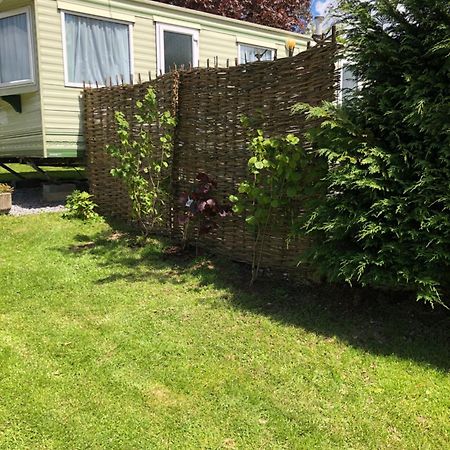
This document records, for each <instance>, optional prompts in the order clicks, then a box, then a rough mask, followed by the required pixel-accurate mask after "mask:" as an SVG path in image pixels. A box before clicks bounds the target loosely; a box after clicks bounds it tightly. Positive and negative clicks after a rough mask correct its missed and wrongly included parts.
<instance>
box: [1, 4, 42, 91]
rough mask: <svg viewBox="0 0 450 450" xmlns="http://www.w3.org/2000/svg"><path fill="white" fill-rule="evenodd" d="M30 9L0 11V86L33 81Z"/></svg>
mask: <svg viewBox="0 0 450 450" xmlns="http://www.w3.org/2000/svg"><path fill="white" fill-rule="evenodd" d="M32 48H33V46H32V34H31V23H30V9H29V8H22V9H20V10H15V11H11V12H7V13H0V87H9V86H13V85H14V86H15V85H20V84H29V83H33V82H34V73H33V72H34V70H33V50H32Z"/></svg>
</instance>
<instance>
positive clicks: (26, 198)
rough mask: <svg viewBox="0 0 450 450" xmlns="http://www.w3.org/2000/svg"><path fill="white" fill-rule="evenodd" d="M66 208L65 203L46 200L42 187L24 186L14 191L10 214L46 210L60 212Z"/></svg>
mask: <svg viewBox="0 0 450 450" xmlns="http://www.w3.org/2000/svg"><path fill="white" fill-rule="evenodd" d="M64 209H65V208H64V204H63V203H60V202H57V203H48V202H44V200H43V199H42V188H22V189H16V190H15V191H14V193H13V206H12V208H11V211H10V213H9V214H10V215H11V216H25V215H28V214H40V213H45V212H60V211H64Z"/></svg>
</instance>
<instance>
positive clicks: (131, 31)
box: [61, 10, 134, 88]
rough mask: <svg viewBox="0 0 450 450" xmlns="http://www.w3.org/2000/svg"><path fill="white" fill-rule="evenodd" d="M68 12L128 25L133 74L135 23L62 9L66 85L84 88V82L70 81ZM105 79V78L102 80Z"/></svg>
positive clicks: (72, 14)
mask: <svg viewBox="0 0 450 450" xmlns="http://www.w3.org/2000/svg"><path fill="white" fill-rule="evenodd" d="M66 14H69V15H71V16H79V17H85V18H88V19H96V20H103V21H105V22H113V23H120V24H122V25H128V47H129V52H130V74H129V75H132V74H133V73H134V51H133V48H134V45H133V42H134V41H133V25H134V24H133V23H131V22H126V21H124V20H118V19H111V18H109V17H104V16H95V15H93V14H84V13H80V12H76V11H69V10H61V35H62V43H63V61H64V86H65V87H72V88H82V87H84V86H83V83H74V82H71V81H69V68H68V64H67V39H66ZM84 81H85V83H89V82H91V83H96V82H99V81H100V80H84ZM102 81H104V80H102ZM112 83H113V84H115V80H112ZM98 85H99V86H100V87H104V86H105V85H104V84H102V83H99V84H98Z"/></svg>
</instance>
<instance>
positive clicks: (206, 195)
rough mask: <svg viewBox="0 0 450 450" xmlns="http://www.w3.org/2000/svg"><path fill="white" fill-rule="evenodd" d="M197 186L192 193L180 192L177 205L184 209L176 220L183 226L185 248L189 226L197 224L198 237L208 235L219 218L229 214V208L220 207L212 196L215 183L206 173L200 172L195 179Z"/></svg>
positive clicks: (188, 236) (214, 227)
mask: <svg viewBox="0 0 450 450" xmlns="http://www.w3.org/2000/svg"><path fill="white" fill-rule="evenodd" d="M196 180H197V185H196V187H195V189H194V190H193V191H192V192H182V193H181V195H180V198H179V203H180V204H181V205H182V206H183V207H184V209H183V211H182V212H181V215H180V217H179V218H178V223H179V224H180V225H182V226H183V244H184V246H186V244H187V242H188V240H189V238H190V232H191V229H190V225H191V224H192V223H196V224H197V232H198V234H199V235H204V234H208V233H210V232H211V231H213V230H215V229H217V228H218V227H219V224H218V222H217V220H218V219H219V218H223V217H226V216H227V215H229V214H230V212H231V208H229V207H227V206H222V205H220V204H219V202H218V201H217V199H216V198H215V197H214V196H213V190H214V188H216V187H217V182H216V181H215V180H213V179H212V178H211V177H210V176H209V175H207V174H206V173H203V172H200V173H198V174H197V177H196Z"/></svg>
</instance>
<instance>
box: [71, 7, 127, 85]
mask: <svg viewBox="0 0 450 450" xmlns="http://www.w3.org/2000/svg"><path fill="white" fill-rule="evenodd" d="M65 26H66V49H67V55H66V57H67V61H66V64H67V72H68V81H69V82H71V83H83V82H84V81H85V82H91V83H95V82H98V83H99V84H104V83H105V82H108V83H109V80H110V78H111V79H112V82H113V83H115V82H116V78H117V77H118V78H119V80H120V79H121V77H123V78H124V80H125V81H127V82H128V81H129V80H130V70H131V69H130V45H129V43H130V39H129V27H128V25H126V24H121V23H116V22H110V21H107V20H98V19H91V18H89V17H82V16H76V15H72V14H65Z"/></svg>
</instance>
